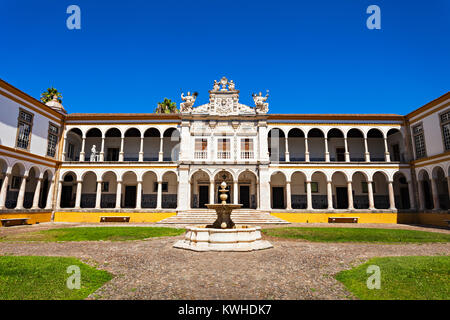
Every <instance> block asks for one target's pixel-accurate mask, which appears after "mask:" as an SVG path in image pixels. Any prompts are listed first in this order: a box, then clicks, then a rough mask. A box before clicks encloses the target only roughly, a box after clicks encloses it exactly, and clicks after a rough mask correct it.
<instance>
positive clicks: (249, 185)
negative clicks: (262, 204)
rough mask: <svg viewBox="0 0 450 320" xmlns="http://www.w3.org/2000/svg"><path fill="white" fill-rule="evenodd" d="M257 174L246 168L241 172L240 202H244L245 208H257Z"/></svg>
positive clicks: (239, 179) (239, 178)
mask: <svg viewBox="0 0 450 320" xmlns="http://www.w3.org/2000/svg"><path fill="white" fill-rule="evenodd" d="M256 183H257V178H256V175H255V174H254V173H253V172H251V171H249V170H246V171H244V172H241V174H239V177H238V191H239V197H238V203H240V204H242V208H243V209H247V208H248V209H256V203H257V195H256V193H257V192H256Z"/></svg>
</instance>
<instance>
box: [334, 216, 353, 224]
mask: <svg viewBox="0 0 450 320" xmlns="http://www.w3.org/2000/svg"><path fill="white" fill-rule="evenodd" d="M328 223H358V217H329V218H328Z"/></svg>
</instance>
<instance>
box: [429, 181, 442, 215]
mask: <svg viewBox="0 0 450 320" xmlns="http://www.w3.org/2000/svg"><path fill="white" fill-rule="evenodd" d="M431 193H432V194H433V210H439V209H440V208H441V207H440V205H439V192H438V186H437V179H436V178H432V179H431Z"/></svg>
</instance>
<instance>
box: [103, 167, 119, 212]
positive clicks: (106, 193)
mask: <svg viewBox="0 0 450 320" xmlns="http://www.w3.org/2000/svg"><path fill="white" fill-rule="evenodd" d="M101 188H102V190H101V193H102V195H101V200H100V207H101V208H115V207H116V195H117V176H116V174H115V173H114V172H112V171H107V172H105V173H104V174H103V175H102V187H101Z"/></svg>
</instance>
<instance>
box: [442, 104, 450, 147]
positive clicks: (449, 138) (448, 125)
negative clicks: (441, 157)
mask: <svg viewBox="0 0 450 320" xmlns="http://www.w3.org/2000/svg"><path fill="white" fill-rule="evenodd" d="M440 118H441V128H442V138H443V139H444V149H445V150H446V151H447V150H450V111H446V112H445V113H443V114H441V116H440Z"/></svg>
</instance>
